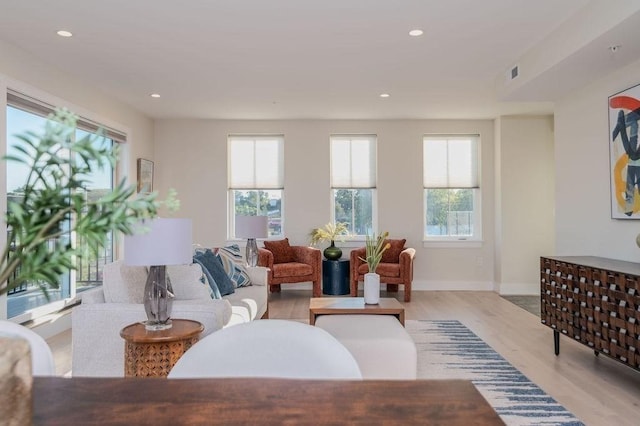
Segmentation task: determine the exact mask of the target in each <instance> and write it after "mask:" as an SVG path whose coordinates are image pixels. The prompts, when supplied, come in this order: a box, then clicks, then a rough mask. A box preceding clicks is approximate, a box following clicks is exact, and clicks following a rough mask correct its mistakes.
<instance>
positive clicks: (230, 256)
mask: <svg viewBox="0 0 640 426" xmlns="http://www.w3.org/2000/svg"><path fill="white" fill-rule="evenodd" d="M213 250H214V252H215V253H216V254H217V255H218V257H220V260H221V261H222V266H223V267H224V270H225V272H226V273H227V276H228V277H229V278H230V279H231V282H232V283H233V286H234V287H246V286H248V285H251V278H249V274H247V270H246V269H245V267H244V259H243V257H242V253H241V252H240V247H239V246H238V245H237V244H233V245H230V246H226V247H220V248H215V249H213Z"/></svg>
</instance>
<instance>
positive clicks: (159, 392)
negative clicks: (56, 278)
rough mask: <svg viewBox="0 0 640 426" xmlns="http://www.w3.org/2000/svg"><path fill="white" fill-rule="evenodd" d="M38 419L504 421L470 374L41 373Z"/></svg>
mask: <svg viewBox="0 0 640 426" xmlns="http://www.w3.org/2000/svg"><path fill="white" fill-rule="evenodd" d="M33 412H34V415H33V420H34V424H35V425H90V424H100V425H108V424H127V425H145V424H152V425H169V424H171V425H179V424H184V425H196V424H207V425H211V424H225V425H229V424H238V425H251V424H274V425H284V424H290V425H300V424H313V425H321V424H336V425H337V424H350V425H353V424H362V425H364V424H367V425H371V424H401V425H502V424H504V423H503V422H502V420H500V418H499V417H498V415H497V414H496V412H495V411H494V410H493V409H492V408H491V406H490V405H489V404H488V403H487V402H486V401H485V399H484V398H483V397H482V395H480V393H479V392H478V391H477V390H476V388H475V387H474V386H473V384H472V383H471V382H469V381H465V380H418V381H380V380H367V381H342V380H291V379H257V378H247V379H245V378H237V379H174V380H173V379H172V380H167V379H161V378H130V379H98V378H73V379H65V378H61V377H35V378H34V383H33Z"/></svg>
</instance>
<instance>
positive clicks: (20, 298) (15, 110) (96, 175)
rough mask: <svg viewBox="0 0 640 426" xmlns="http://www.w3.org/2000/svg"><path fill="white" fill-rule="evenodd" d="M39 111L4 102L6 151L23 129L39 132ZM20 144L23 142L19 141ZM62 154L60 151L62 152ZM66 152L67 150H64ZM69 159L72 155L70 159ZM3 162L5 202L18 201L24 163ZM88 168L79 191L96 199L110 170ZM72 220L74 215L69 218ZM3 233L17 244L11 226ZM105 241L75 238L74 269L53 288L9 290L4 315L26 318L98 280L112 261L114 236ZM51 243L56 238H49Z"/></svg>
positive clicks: (37, 285)
mask: <svg viewBox="0 0 640 426" xmlns="http://www.w3.org/2000/svg"><path fill="white" fill-rule="evenodd" d="M43 115H44V114H43V113H40V114H38V113H35V112H33V111H29V108H24V109H23V108H20V107H16V106H13V105H7V154H12V153H14V152H15V150H16V148H15V147H16V145H18V144H19V143H20V142H19V140H18V138H17V137H16V135H22V134H24V133H25V132H34V133H35V134H41V133H42V131H43V129H44V126H45V123H46V122H47V118H45V117H44V116H43ZM90 135H91V136H95V133H94V132H92V131H90V130H85V129H78V130H76V132H75V135H74V137H75V140H79V139H80V138H84V137H86V136H90ZM107 142H108V143H109V144H110V146H111V147H113V144H114V143H116V142H115V141H114V140H113V139H107ZM95 144H96V148H98V147H100V146H104V141H103V140H102V138H96V139H95ZM20 145H21V146H23V144H20ZM63 155H64V154H63ZM67 155H69V153H67ZM72 160H73V159H72ZM6 165H7V176H6V177H7V179H6V188H5V189H6V194H7V205H9V204H10V203H12V202H20V201H21V197H22V196H23V194H24V186H25V184H26V182H27V179H28V176H29V169H28V167H27V166H25V165H23V164H20V163H17V162H12V161H9V162H7V163H6ZM92 169H93V170H92V172H91V174H90V175H88V176H84V179H85V181H86V185H85V187H84V188H83V190H82V191H83V194H84V196H85V199H86V200H87V201H89V200H92V199H97V198H100V197H101V196H103V195H104V194H105V193H107V192H110V191H112V190H113V181H114V170H113V167H111V166H110V165H105V167H104V168H102V169H100V168H98V167H93V168H92ZM71 220H74V218H71ZM70 228H71V224H70V223H67V225H66V229H67V231H68V230H69V229H70ZM7 233H8V235H7V237H8V241H9V242H10V244H12V245H15V244H18V243H19V241H17V239H16V238H15V237H14V236H13V235H12V234H11V230H10V229H8V230H7ZM59 238H61V239H64V240H65V242H69V241H71V239H72V238H73V236H72V235H70V233H69V232H66V233H64V234H63V235H62V236H61V237H59ZM107 240H108V242H107V245H106V246H105V247H104V248H101V249H100V250H99V251H97V252H96V251H95V250H93V249H91V248H90V247H89V246H88V245H87V244H86V243H85V242H84V241H82V240H80V239H77V240H76V241H75V242H74V243H75V244H76V247H78V248H79V249H80V250H81V251H82V252H83V254H84V256H82V257H79V258H78V259H77V263H76V267H77V270H76V271H71V270H69V271H67V272H66V273H64V274H63V275H62V276H61V277H60V280H59V282H58V288H53V287H51V286H49V285H47V284H45V283H43V282H28V283H25V284H23V285H21V286H19V287H17V288H15V289H14V290H12V291H11V292H9V294H8V297H7V318H14V319H16V320H18V321H24V320H28V319H30V318H33V317H37V316H38V315H40V314H45V313H48V312H51V311H55V310H56V309H59V308H60V307H62V306H63V304H64V303H65V301H66V300H68V299H70V298H73V297H74V296H75V295H76V293H78V292H81V291H83V290H86V289H88V288H91V287H95V286H98V285H101V284H102V271H103V267H104V265H105V264H106V263H108V262H111V261H113V253H114V238H113V235H108V238H107ZM51 243H52V245H54V244H55V243H56V241H54V240H52V241H51ZM43 288H44V289H45V290H46V292H47V293H48V296H49V298H48V299H47V297H46V296H45V295H44V294H43V292H42V291H41V289H43Z"/></svg>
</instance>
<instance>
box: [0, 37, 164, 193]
mask: <svg viewBox="0 0 640 426" xmlns="http://www.w3.org/2000/svg"><path fill="white" fill-rule="evenodd" d="M0 83H2V84H4V85H7V86H9V88H13V89H18V90H21V91H25V90H26V91H29V92H30V93H28V94H30V95H32V96H38V95H39V94H40V92H42V94H43V95H44V96H52V97H54V98H59V99H60V100H61V101H62V102H63V103H64V105H62V106H67V107H69V109H71V110H72V111H73V112H75V113H77V114H81V115H84V116H86V117H88V118H91V119H94V120H101V121H102V124H106V125H110V126H113V127H115V128H117V129H118V130H124V131H126V132H127V133H128V137H129V142H130V144H129V146H128V152H127V157H128V159H127V160H128V161H127V163H128V164H127V172H128V175H129V176H130V177H131V179H132V182H135V178H136V158H138V157H143V158H148V159H153V121H152V120H151V119H150V118H149V117H147V116H145V115H144V114H142V113H140V112H139V111H137V110H135V109H133V108H131V107H130V106H128V105H126V104H124V103H121V102H119V101H117V100H116V99H114V98H112V97H111V96H110V95H108V94H107V93H105V92H102V91H100V90H99V89H98V88H96V87H95V86H94V85H89V84H85V83H83V82H82V80H80V79H78V78H77V77H75V76H70V75H68V74H66V73H64V72H62V71H60V70H59V69H57V68H54V67H51V66H49V65H47V64H45V63H43V62H41V61H40V60H38V59H37V58H35V57H33V56H32V55H30V54H29V53H27V52H25V51H23V50H20V49H18V48H16V47H15V46H13V45H11V44H9V43H6V42H4V41H2V40H0ZM34 92H35V94H33V93H34ZM4 137H5V135H2V138H3V139H2V141H4ZM5 145H6V144H5V143H3V144H2V146H5ZM3 149H4V148H3ZM4 176H5V175H4V174H3V175H2V177H1V179H2V182H4V179H5V177H4ZM4 186H5V185H4V184H1V187H2V188H4Z"/></svg>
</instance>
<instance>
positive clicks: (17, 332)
mask: <svg viewBox="0 0 640 426" xmlns="http://www.w3.org/2000/svg"><path fill="white" fill-rule="evenodd" d="M0 335H5V336H14V337H21V338H23V339H25V340H27V341H28V342H29V346H30V347H31V367H32V368H31V372H32V374H33V375H34V376H55V374H56V366H55V363H54V361H53V353H52V352H51V348H49V345H48V344H47V342H46V341H45V340H44V339H43V338H42V337H41V336H40V335H39V334H37V333H36V332H35V331H32V330H30V329H28V328H27V327H24V326H22V325H20V324H16V323H14V322H11V321H0Z"/></svg>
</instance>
